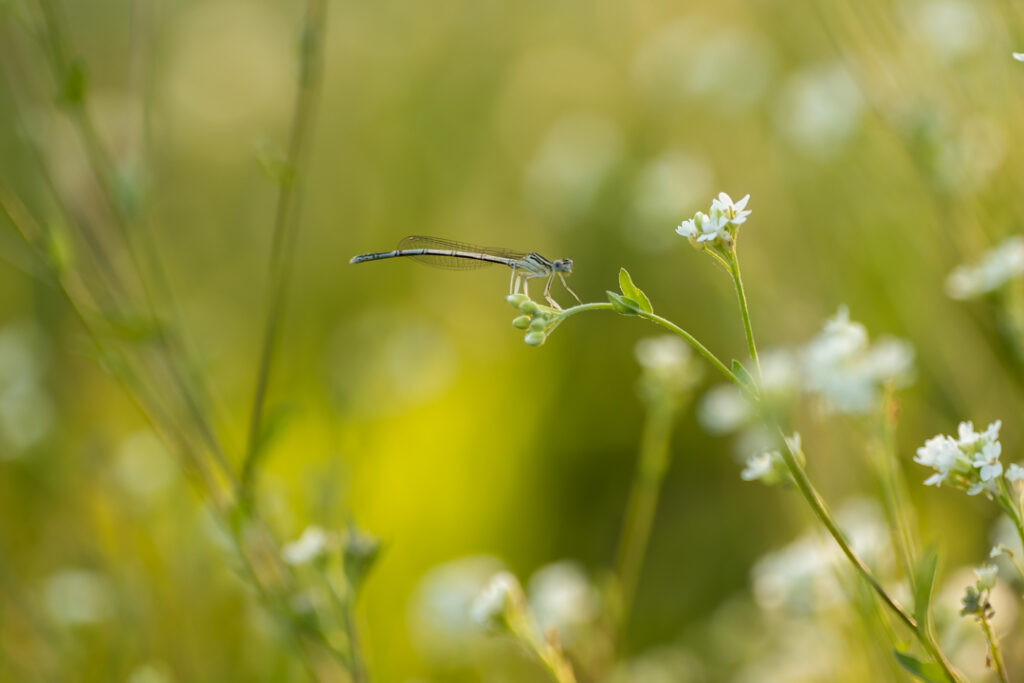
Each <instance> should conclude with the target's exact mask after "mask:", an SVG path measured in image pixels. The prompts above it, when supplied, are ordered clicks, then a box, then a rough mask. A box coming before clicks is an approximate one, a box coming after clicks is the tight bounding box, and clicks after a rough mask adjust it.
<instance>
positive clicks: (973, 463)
mask: <svg viewBox="0 0 1024 683" xmlns="http://www.w3.org/2000/svg"><path fill="white" fill-rule="evenodd" d="M1001 426H1002V422H1000V421H999V420H996V421H995V422H993V423H992V424H990V425H989V426H988V427H987V428H986V429H985V431H983V432H980V433H978V432H975V431H974V424H973V423H971V422H961V423H960V426H959V427H958V428H957V436H956V438H954V437H952V436H946V435H943V434H939V435H938V436H934V437H932V438H931V439H928V440H927V441H925V443H924V446H922V447H920V448H918V449H917V455H916V456H914V462H916V463H918V464H920V465H924V466H926V467H931V468H933V469H934V470H935V474H933V475H931V476H930V477H928V478H927V479H925V482H924V483H925V485H934V486H940V485H942V484H946V485H947V486H952V487H954V488H959V489H963V490H965V491H967V494H968V495H971V496H973V495H977V494H978V493H981V492H982V491H984V492H985V494H986V495H988V496H989V497H990V498H991V497H992V496H993V495H994V494H999V483H1000V478H1001V477H1005V478H1006V480H1007V481H1009V482H1011V483H1013V482H1018V481H1021V480H1024V467H1021V466H1020V465H1017V464H1012V465H1010V467H1009V468H1008V469H1007V470H1006V471H1005V473H1004V471H1003V464H1002V463H1001V462H1000V461H999V456H1000V455H1001V454H1002V452H1003V447H1002V444H1000V443H999V428H1000V427H1001Z"/></svg>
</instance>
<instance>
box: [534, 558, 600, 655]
mask: <svg viewBox="0 0 1024 683" xmlns="http://www.w3.org/2000/svg"><path fill="white" fill-rule="evenodd" d="M527 593H528V595H529V601H530V607H531V608H532V610H533V614H534V615H535V617H536V619H537V625H538V627H539V628H540V631H541V633H547V632H548V631H549V630H551V629H554V630H556V631H557V632H558V635H559V640H561V642H563V643H565V644H567V645H569V644H571V643H572V642H573V641H575V640H576V639H577V637H578V636H582V635H583V634H584V631H585V629H586V627H587V626H588V625H589V624H591V623H592V622H594V620H595V619H597V617H598V616H599V615H600V605H599V601H598V597H597V593H596V591H595V590H594V588H593V587H592V586H591V585H590V582H589V581H588V580H587V575H586V573H585V572H584V571H583V569H582V568H581V567H580V566H579V565H578V564H576V563H575V562H569V561H562V562H555V563H554V564H549V565H546V566H544V567H541V568H540V569H538V570H537V571H536V572H534V574H533V576H531V577H530V582H529V585H528V590H527Z"/></svg>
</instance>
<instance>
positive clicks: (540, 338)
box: [523, 332, 547, 346]
mask: <svg viewBox="0 0 1024 683" xmlns="http://www.w3.org/2000/svg"><path fill="white" fill-rule="evenodd" d="M546 339H547V335H546V334H544V333H543V332H527V333H526V336H525V337H523V341H524V342H526V343H527V345H529V346H540V345H541V344H543V343H544V341H545V340H546Z"/></svg>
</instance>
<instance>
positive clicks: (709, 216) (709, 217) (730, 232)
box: [676, 192, 750, 250]
mask: <svg viewBox="0 0 1024 683" xmlns="http://www.w3.org/2000/svg"><path fill="white" fill-rule="evenodd" d="M749 200H750V195H749V194H748V195H747V196H745V197H744V198H743V199H741V200H739V201H738V202H733V200H732V198H731V197H730V196H729V195H727V194H726V193H724V192H720V193H719V194H718V197H716V198H715V199H713V200H712V201H711V209H710V213H704V212H703V211H698V212H697V213H696V214H694V216H693V218H690V219H689V220H685V221H683V222H682V223H680V224H679V227H677V228H676V232H677V233H678V234H680V235H682V236H683V237H686V238H687V239H689V240H690V243H691V244H693V246H695V247H697V248H698V249H703V248H704V247H705V246H715V247H719V248H720V249H724V250H729V249H731V248H732V244H733V241H734V240H735V234H736V228H737V227H738V226H739V225H741V224H742V223H744V222H746V220H747V216H749V215H750V210H749V209H747V208H746V206H747V202H748V201H749Z"/></svg>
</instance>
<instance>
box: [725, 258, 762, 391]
mask: <svg viewBox="0 0 1024 683" xmlns="http://www.w3.org/2000/svg"><path fill="white" fill-rule="evenodd" d="M727 263H728V265H729V274H730V275H732V281H733V284H734V285H735V286H736V298H737V300H738V301H739V304H740V315H741V316H742V317H743V332H744V333H745V334H746V336H747V350H748V351H749V352H750V359H751V360H752V361H754V368H755V371H756V372H757V383H758V385H759V386H760V384H761V359H760V358H759V357H758V355H757V345H756V344H755V343H754V329H753V327H752V326H751V324H750V311H749V309H748V308H747V294H746V292H745V291H744V289H743V277H742V276H741V275H740V261H739V257H738V256H737V255H736V245H735V243H733V249H732V251H730V252H729V258H728V261H727Z"/></svg>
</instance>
